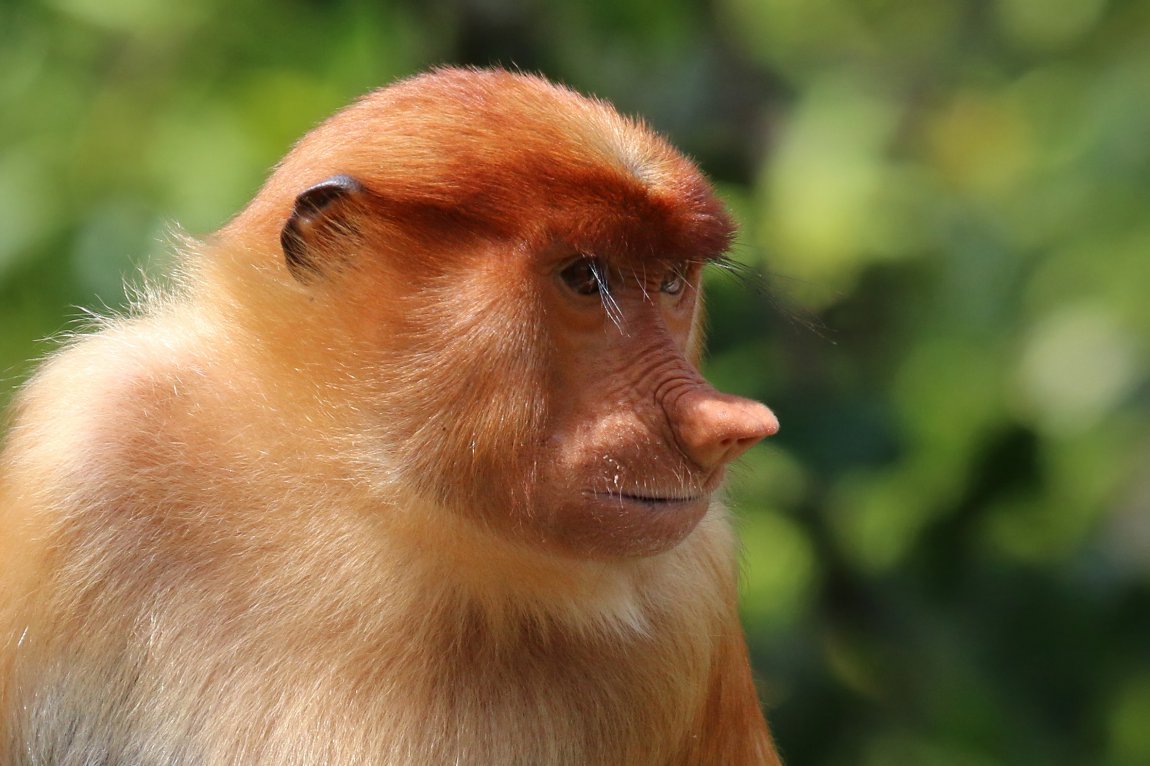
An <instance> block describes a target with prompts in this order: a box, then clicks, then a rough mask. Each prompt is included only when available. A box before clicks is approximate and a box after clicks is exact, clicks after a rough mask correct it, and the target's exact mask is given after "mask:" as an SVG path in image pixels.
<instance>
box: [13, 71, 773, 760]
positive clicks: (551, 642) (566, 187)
mask: <svg viewBox="0 0 1150 766" xmlns="http://www.w3.org/2000/svg"><path fill="white" fill-rule="evenodd" d="M731 233H732V223H731V221H730V219H729V217H728V216H727V214H726V212H725V211H724V210H723V208H722V206H721V204H720V203H719V202H718V201H717V199H716V198H715V196H714V195H713V193H712V191H711V189H710V187H709V185H708V184H707V182H706V180H705V179H704V178H703V177H702V175H701V174H700V173H699V172H698V170H697V169H696V168H695V167H694V166H693V165H692V164H691V163H690V162H689V161H688V160H686V159H685V158H684V157H683V156H682V155H680V154H679V153H677V152H676V151H675V150H674V149H672V148H671V147H670V146H669V145H668V144H667V143H666V142H665V141H663V139H661V138H660V137H658V136H657V135H655V134H654V133H652V132H651V131H650V130H648V129H647V128H646V127H644V126H643V125H641V124H639V123H637V122H635V121H633V120H629V119H626V118H623V117H620V116H619V115H618V114H617V113H616V112H615V111H613V110H612V109H611V108H610V107H609V106H608V105H606V104H604V103H602V102H598V101H594V100H590V99H587V98H584V97H582V96H579V95H577V94H575V93H573V92H571V91H569V90H566V89H564V88H560V87H557V86H554V85H551V84H549V83H547V82H545V81H543V80H541V79H539V78H536V77H529V76H524V75H518V74H510V73H507V72H502V71H474V70H456V69H445V70H438V71H436V72H433V73H431V74H427V75H423V76H420V77H415V78H413V79H410V80H406V81H403V82H400V83H397V84H395V85H392V86H391V87H389V88H385V89H383V90H380V91H377V92H375V93H372V94H370V95H368V96H367V97H365V98H364V99H362V100H360V101H359V102H357V103H355V104H353V105H352V106H350V107H348V108H347V109H345V110H344V111H342V112H340V113H338V114H337V115H335V116H334V117H332V118H331V119H330V120H328V121H327V122H325V123H323V124H322V125H321V126H319V127H318V128H317V129H316V130H314V131H313V132H312V133H310V134H309V135H307V136H305V137H304V138H303V140H301V141H300V143H299V144H298V145H297V146H296V147H295V148H294V149H293V150H292V151H291V152H290V153H289V154H288V156H287V157H286V158H285V159H284V160H283V162H282V163H281V164H280V165H279V166H278V167H277V169H276V171H275V172H274V173H273V174H272V176H271V178H269V180H268V181H267V183H266V184H265V186H264V188H263V189H262V190H261V191H260V193H259V194H258V195H257V197H256V198H255V199H254V200H253V201H252V203H251V204H250V205H249V206H248V207H247V208H246V209H245V210H244V211H242V212H241V213H240V214H239V215H238V216H237V217H236V218H235V219H234V220H232V221H231V222H230V223H228V224H227V225H226V226H225V227H224V228H223V229H221V230H220V231H219V232H217V233H216V234H215V235H214V236H212V237H211V238H209V239H208V240H207V241H206V242H204V243H202V244H190V245H189V246H188V248H187V252H186V254H185V258H184V261H183V265H182V267H181V270H180V273H179V274H178V275H177V279H176V283H177V288H176V289H174V290H173V291H172V294H170V295H166V296H160V295H154V296H151V297H149V298H148V299H147V300H145V301H143V304H142V305H141V306H139V307H138V309H137V310H136V311H135V312H134V313H133V315H132V316H130V317H127V318H122V319H115V320H108V321H106V322H105V323H104V325H103V326H102V327H101V328H100V329H99V331H98V332H95V333H93V334H90V335H88V336H87V337H83V338H81V339H78V340H75V341H73V342H72V343H70V344H69V346H68V347H67V348H66V349H64V350H63V351H61V352H60V353H59V354H57V355H56V356H55V357H54V358H53V359H52V360H51V361H49V362H48V363H47V364H46V365H45V366H44V367H43V368H42V369H41V370H40V371H39V373H38V374H37V375H36V376H35V377H34V379H33V380H32V381H31V382H30V383H29V384H28V385H27V387H26V388H25V389H24V390H23V392H22V393H21V395H20V397H19V400H18V404H17V407H16V417H15V420H14V421H13V422H14V425H13V427H12V429H11V432H10V434H9V437H8V443H7V445H6V448H5V451H4V453H3V457H2V458H0V460H2V462H0V471H2V473H0V524H2V533H0V558H2V559H3V560H4V561H5V562H6V566H5V568H4V570H3V571H2V572H0V584H2V589H0V761H2V762H3V763H5V764H9V763H11V764H14V765H17V764H19V765H21V766H25V765H26V766H31V764H73V763H75V764H79V763H84V764H101V765H106V766H112V765H113V764H125V765H126V764H141V765H150V764H157V765H159V764H165V765H168V764H236V763H244V764H250V763H267V764H273V763H274V764H316V763H329V764H361V763H372V764H376V763H378V764H433V763H458V764H580V765H582V764H629V765H630V764H635V765H642V764H652V765H655V764H684V765H686V764H702V765H707V764H716V765H718V764H723V765H727V764H730V765H731V766H740V765H744V764H776V763H778V759H777V756H776V755H775V751H774V747H773V745H772V743H771V739H770V736H769V734H768V732H767V727H766V724H765V723H764V721H763V718H762V714H761V713H760V711H759V707H758V700H757V698H756V695H755V690H754V686H753V684H752V682H751V676H750V668H749V665H748V661H747V652H746V647H745V643H744V639H743V636H742V632H741V629H740V627H739V623H738V615H737V611H736V604H735V597H736V596H735V593H736V591H735V548H734V541H733V538H732V535H731V531H730V525H729V521H728V519H727V515H726V512H725V510H724V509H723V507H722V506H721V505H720V504H719V503H718V502H716V501H715V500H714V494H715V492H716V491H717V489H718V488H719V486H720V483H721V481H722V476H723V472H724V467H725V466H726V465H727V464H728V463H729V462H730V461H731V460H733V459H735V458H736V457H737V456H738V455H739V454H740V453H741V452H742V451H744V450H745V449H746V448H748V447H749V446H750V445H751V444H753V443H754V442H756V441H758V440H759V439H760V438H762V437H763V436H766V435H769V434H771V433H773V432H774V431H775V430H776V429H777V423H776V421H775V419H774V416H773V415H772V414H771V413H770V411H769V410H767V409H766V408H765V407H763V406H762V405H759V404H757V403H754V402H749V401H747V400H743V399H739V398H737V397H733V396H728V395H725V394H720V393H718V392H716V391H715V390H714V389H712V388H711V387H710V386H709V385H708V384H707V383H706V382H705V381H704V380H703V379H702V378H701V377H700V375H699V373H698V370H697V367H696V365H697V361H698V354H699V348H700V344H701V329H700V325H701V313H702V308H701V298H700V297H699V295H698V288H699V273H700V270H701V269H702V267H703V266H704V265H705V264H706V263H707V262H708V261H712V260H715V259H718V258H721V257H722V254H723V252H724V250H725V249H726V247H727V245H728V243H729V241H730V237H731Z"/></svg>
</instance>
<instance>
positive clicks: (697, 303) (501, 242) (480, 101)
mask: <svg viewBox="0 0 1150 766" xmlns="http://www.w3.org/2000/svg"><path fill="white" fill-rule="evenodd" d="M453 78H462V79H460V81H459V82H456V81H455V80H453ZM464 85H466V88H467V90H462V87H463V86H464ZM420 86H421V87H420V88H419V89H417V90H414V91H413V92H412V93H411V94H407V95H405V93H406V91H404V89H403V87H404V86H402V85H401V86H393V87H392V88H389V89H386V90H384V91H381V92H380V93H378V94H376V95H375V96H374V97H369V99H366V100H365V101H363V102H361V103H360V104H357V105H356V106H355V107H353V108H352V109H351V110H349V116H348V117H345V118H344V119H343V120H342V121H341V118H340V117H339V116H337V117H336V118H335V119H334V120H333V121H331V122H329V123H328V124H325V126H322V127H321V128H319V129H318V130H317V131H315V132H314V133H313V134H312V135H310V136H309V137H308V138H305V139H304V141H302V142H301V143H300V145H299V146H297V148H296V150H294V152H293V154H291V155H289V156H288V158H286V159H285V161H284V162H283V163H282V164H281V166H280V169H279V170H278V171H277V173H276V175H274V176H273V177H272V179H271V180H270V181H269V184H268V186H267V187H265V191H264V192H263V193H261V196H260V198H257V201H256V203H253V206H252V207H251V208H250V209H249V211H247V212H246V213H245V216H246V217H253V216H259V215H262V216H264V220H266V221H270V222H272V223H275V224H277V225H278V233H279V244H280V249H281V250H282V259H283V261H282V263H283V267H284V268H285V269H286V271H287V272H289V273H290V274H291V276H292V277H294V284H295V287H296V288H297V290H296V292H297V293H298V292H299V291H300V290H302V291H303V293H304V294H305V295H306V297H307V300H308V301H309V303H308V305H307V306H306V307H301V308H299V309H298V310H299V311H301V312H306V313H309V314H313V315H314V314H315V313H317V312H318V313H322V314H324V315H325V320H326V321H327V322H328V325H327V327H328V328H329V330H330V333H329V334H328V335H327V336H325V337H324V338H323V341H322V342H323V343H324V344H326V345H327V346H328V347H329V348H334V349H335V354H336V356H335V357H334V361H333V362H331V364H330V365H329V366H330V367H332V368H333V369H340V370H344V371H348V370H350V371H351V372H350V373H349V376H350V377H349V381H350V382H349V383H348V385H347V386H346V387H345V388H344V389H343V390H349V389H353V388H356V387H357V386H358V387H361V388H362V390H363V392H366V393H363V394H362V396H361V398H360V399H359V400H357V404H356V405H355V408H354V409H355V410H356V411H358V412H366V413H370V415H371V417H372V418H373V420H372V421H371V423H370V424H369V425H367V426H364V427H363V429H364V430H365V432H367V433H369V434H375V435H376V439H375V441H376V443H378V445H379V451H380V453H381V454H383V455H385V457H381V458H380V461H381V462H386V463H387V465H388V469H387V470H388V473H389V475H392V476H396V477H399V478H398V479H397V480H398V481H400V482H401V483H402V484H403V485H404V487H405V488H414V489H415V490H416V492H417V493H418V494H419V495H420V496H423V497H428V498H430V499H432V500H433V501H435V502H436V503H437V504H439V505H440V506H442V507H445V508H447V509H449V510H450V511H451V512H453V513H459V514H463V515H465V516H467V517H470V518H473V519H475V520H476V521H478V522H479V523H481V524H483V525H485V526H487V527H489V528H492V529H494V530H497V531H498V532H499V533H500V534H504V535H510V536H512V537H514V538H516V539H520V540H524V541H527V542H529V543H531V544H532V545H543V546H545V547H547V548H549V549H553V550H559V551H563V552H565V553H568V554H574V555H578V556H591V557H619V556H644V555H652V554H657V553H659V552H662V551H666V550H668V549H669V548H671V547H673V546H675V545H676V544H677V543H679V542H680V541H681V540H683V538H684V537H686V536H687V535H688V534H690V532H691V530H692V529H694V528H695V526H696V524H697V523H698V522H699V520H700V519H701V518H702V517H703V515H704V514H705V513H706V512H707V510H708V508H709V507H710V506H711V498H712V495H713V493H714V492H715V490H716V489H717V487H718V485H719V484H720V482H721V480H722V476H723V472H724V467H725V465H726V464H727V463H729V462H730V461H731V460H732V459H734V458H735V457H737V456H738V455H739V454H741V453H742V452H743V451H744V450H746V449H747V448H748V447H749V446H750V445H751V444H753V443H755V442H756V441H758V440H759V439H761V438H762V437H764V436H767V435H770V434H772V433H774V432H775V430H777V427H778V426H777V422H776V421H775V418H774V415H773V414H772V413H771V412H770V410H768V409H767V408H766V407H764V406H763V405H761V404H758V403H756V402H751V401H748V400H744V399H740V398H738V397H733V396H727V395H724V394H720V393H718V392H717V391H715V390H714V389H712V388H711V387H710V386H709V385H708V384H707V383H706V382H705V381H704V380H703V378H702V377H701V375H700V374H699V372H698V369H697V362H698V357H699V353H700V347H701V344H702V330H701V315H702V301H701V297H700V295H699V287H700V273H701V270H702V268H703V267H704V265H705V264H706V263H707V262H708V261H709V260H713V259H717V258H720V257H721V256H722V253H723V252H724V251H725V249H726V248H727V246H728V245H729V242H730V239H731V236H732V230H733V224H732V223H731V221H730V218H729V217H728V215H727V213H726V212H725V210H724V209H723V207H722V205H721V203H719V201H718V200H717V199H716V198H715V196H714V194H713V192H712V191H711V189H710V186H709V185H708V184H707V182H706V181H705V179H704V178H703V177H702V175H701V174H700V173H699V172H698V170H697V169H696V168H695V167H694V165H692V164H691V163H690V162H689V161H688V160H686V159H685V158H684V157H683V156H682V155H680V154H679V153H677V152H676V151H674V150H673V149H672V148H670V147H669V146H668V145H667V144H666V143H665V142H664V141H662V139H660V138H659V137H658V136H656V135H654V134H653V133H651V132H650V131H649V130H647V129H646V128H645V127H643V126H642V125H639V124H637V123H635V122H633V121H630V120H626V119H624V118H622V117H620V116H619V115H618V114H616V113H615V112H614V111H613V110H611V109H610V108H609V107H607V106H606V105H604V104H602V103H600V102H593V101H590V100H587V99H584V98H582V97H580V96H577V95H575V94H573V93H571V92H570V91H566V90H564V89H561V88H556V87H555V86H552V85H549V84H546V83H544V82H543V81H541V80H537V79H534V78H528V77H522V76H517V75H508V74H506V73H499V74H495V73H491V74H477V73H469V74H467V75H461V74H459V73H455V74H439V75H436V76H434V77H433V78H432V79H431V80H430V81H429V82H422V83H420ZM437 89H439V90H444V89H447V90H450V91H451V92H450V93H447V92H446V91H445V92H444V93H441V94H439V95H440V96H441V97H440V98H438V99H437V98H436V90H437ZM352 117H354V119H352ZM343 123H347V125H346V126H345V125H344V124H343ZM396 158H399V159H402V163H398V164H397V163H396V162H392V161H393V160H396ZM323 171H326V172H328V173H329V175H327V176H326V178H324V177H319V178H317V175H318V174H319V173H320V172H323ZM301 181H310V185H306V188H304V189H303V190H302V191H300V184H301ZM289 195H290V196H289ZM261 200H263V202H262V203H261ZM245 216H241V219H240V224H241V226H239V227H237V228H242V229H243V230H244V231H245V232H247V231H257V232H258V231H259V230H260V220H261V219H259V218H258V217H257V218H256V220H252V221H248V220H244V218H245ZM254 249H258V246H257V247H256V248H254ZM293 321H294V320H293ZM302 335H304V334H303V333H301V336H302ZM336 337H338V338H340V339H339V340H336V339H335V338H336ZM359 462H360V463H365V462H367V463H370V462H371V461H365V460H363V459H360V460H359Z"/></svg>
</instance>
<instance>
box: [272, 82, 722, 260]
mask: <svg viewBox="0 0 1150 766" xmlns="http://www.w3.org/2000/svg"><path fill="white" fill-rule="evenodd" d="M341 173H342V174H347V175H351V176H354V177H355V178H357V179H358V180H359V181H360V182H361V183H362V184H363V185H364V186H365V187H366V188H367V189H368V190H370V191H371V192H372V194H373V196H374V198H375V199H376V200H378V201H379V202H380V203H381V214H383V215H387V214H388V212H389V211H391V212H393V213H395V216H396V217H397V218H403V219H405V220H409V221H413V222H416V223H418V224H419V225H424V224H425V223H426V222H428V221H438V222H441V223H444V222H446V223H450V224H451V225H453V226H458V225H460V224H461V222H462V224H463V225H465V226H469V227H472V228H474V229H477V230H479V229H482V230H485V231H493V232H494V233H496V234H498V235H501V236H517V237H518V236H523V235H524V234H526V233H528V232H527V231H526V230H528V229H530V230H532V231H531V233H533V234H536V235H539V234H540V233H542V234H543V235H544V236H546V231H547V230H548V229H555V230H557V231H559V232H561V234H562V237H563V238H565V239H570V240H572V244H573V246H577V247H581V248H586V249H588V250H600V249H610V250H612V251H614V252H618V253H620V254H623V253H625V252H627V251H632V252H634V253H636V254H640V253H658V254H660V255H661V256H674V255H676V254H677V253H679V252H686V253H687V254H690V255H699V254H704V255H710V254H713V253H719V252H722V251H723V250H725V249H726V247H727V246H728V244H729V241H730V237H731V234H732V231H733V228H734V227H733V224H732V222H731V220H730V218H729V217H728V215H727V213H726V211H725V210H724V208H723V206H722V204H721V203H720V202H719V201H718V200H717V199H716V198H715V196H714V194H713V192H712V190H711V187H710V184H709V183H708V182H707V180H706V179H705V178H704V177H703V175H702V173H700V171H699V170H698V168H696V167H695V165H694V163H692V162H691V161H690V160H688V159H687V158H686V157H684V156H683V155H682V154H681V153H679V152H678V151H676V150H675V149H674V148H672V147H671V146H670V144H668V143H667V142H666V141H665V140H664V139H663V138H662V137H660V136H659V135H658V134H656V133H655V132H654V131H652V130H650V129H649V128H648V127H647V126H646V125H644V124H643V123H641V122H639V121H637V120H634V119H631V118H627V117H624V116H622V115H620V114H619V113H618V112H616V111H615V109H613V108H612V107H611V106H610V105H608V104H607V103H605V102H603V101H599V100H596V99H593V98H588V97H585V96H582V95H580V94H578V93H576V92H574V91H572V90H570V89H568V88H565V87H562V86H558V85H554V84H552V83H549V82H547V81H546V80H543V79H542V78H539V77H535V76H531V75H523V74H516V73H510V72H506V71H502V70H475V69H440V70H436V71H434V72H431V73H428V74H424V75H420V76H417V77H413V78H410V79H408V80H403V81H400V82H398V83H396V84H394V85H391V86H389V87H387V88H383V89H381V90H378V91H375V92H373V93H370V94H368V95H367V96H365V97H364V98H362V99H360V100H359V101H358V102H356V103H354V104H353V105H351V106H350V107H348V108H347V109H345V110H343V111H341V112H339V113H337V114H336V115H334V116H333V117H332V118H330V119H329V120H327V121H326V122H325V123H323V124H321V125H320V126H319V127H318V128H316V129H315V130H314V131H313V132H312V133H310V134H309V135H308V136H305V137H304V139H303V140H301V141H300V143H299V144H297V146H296V147H295V148H294V149H293V151H292V152H291V153H290V154H289V155H288V156H287V157H286V158H285V159H284V161H283V162H282V163H281V164H280V166H279V168H278V169H277V171H276V172H275V173H274V174H273V176H272V178H271V179H269V181H268V183H267V185H266V186H265V188H264V189H263V190H262V191H261V193H260V196H259V198H257V204H256V207H262V208H263V209H264V210H266V211H269V212H271V213H272V217H273V218H275V219H276V220H278V221H280V222H282V220H283V219H284V218H286V216H287V215H288V214H289V212H290V210H291V206H292V202H293V200H294V198H295V196H296V195H297V194H298V193H299V192H300V191H302V190H303V189H306V188H308V186H310V185H312V184H314V183H317V182H319V181H322V180H324V179H325V178H328V177H330V176H332V175H336V174H341ZM445 225H446V224H445ZM455 233H456V234H458V232H455Z"/></svg>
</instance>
